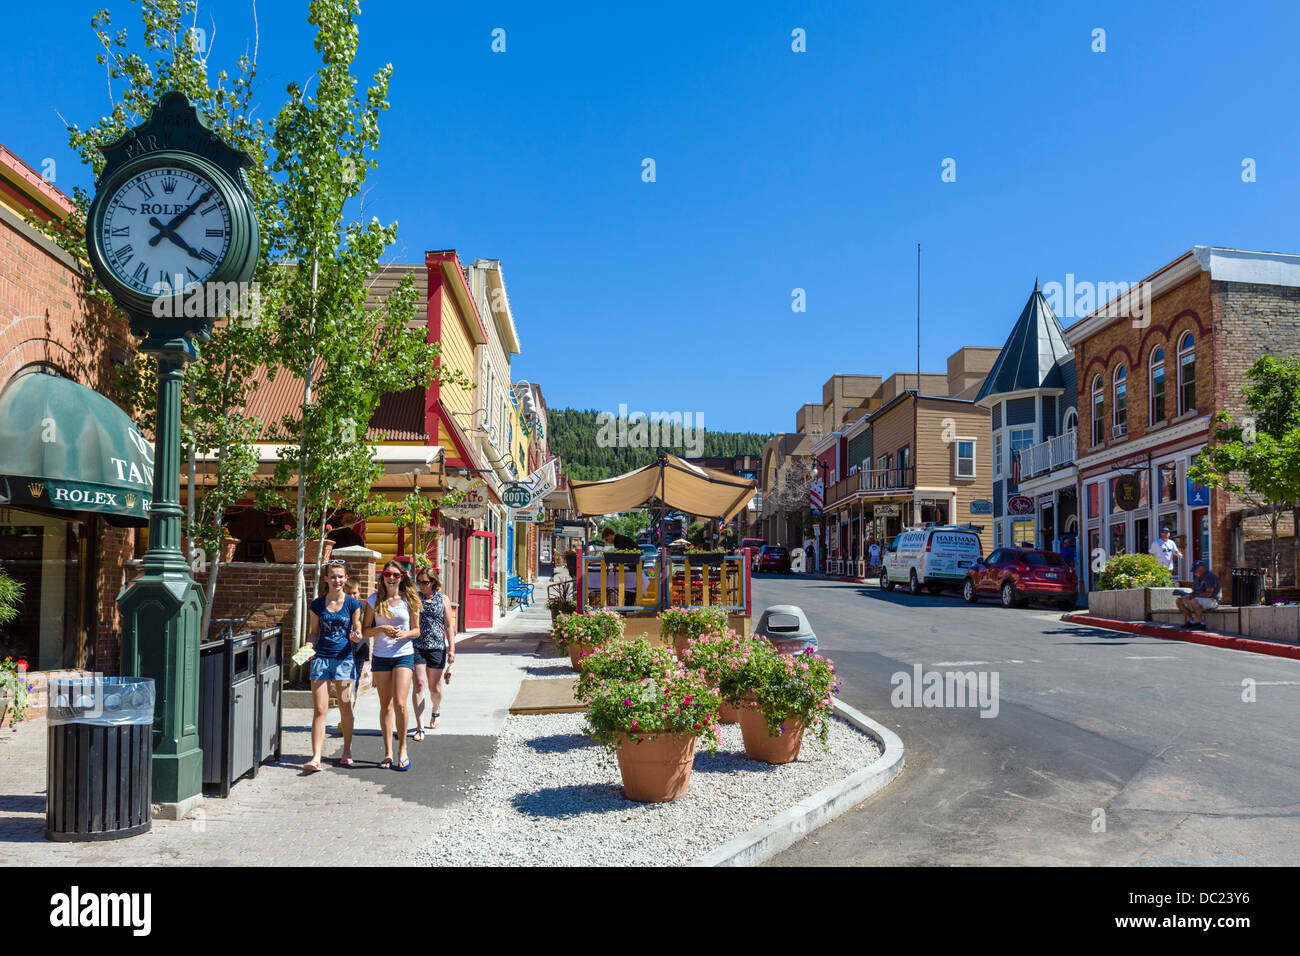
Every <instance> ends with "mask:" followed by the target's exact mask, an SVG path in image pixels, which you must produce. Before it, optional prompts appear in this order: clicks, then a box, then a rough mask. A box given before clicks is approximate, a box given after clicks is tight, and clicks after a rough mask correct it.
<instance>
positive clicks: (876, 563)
mask: <svg viewBox="0 0 1300 956" xmlns="http://www.w3.org/2000/svg"><path fill="white" fill-rule="evenodd" d="M868 554H870V556H871V566H872V567H873V568H878V567H880V545H879V544H877V543H876V542H875V541H873V542H871V548H870V549H869V550H868Z"/></svg>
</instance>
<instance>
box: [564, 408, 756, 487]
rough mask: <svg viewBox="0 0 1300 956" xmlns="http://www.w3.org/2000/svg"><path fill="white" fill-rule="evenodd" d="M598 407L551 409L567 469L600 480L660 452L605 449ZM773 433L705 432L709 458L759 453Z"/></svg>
mask: <svg viewBox="0 0 1300 956" xmlns="http://www.w3.org/2000/svg"><path fill="white" fill-rule="evenodd" d="M599 414H600V413H599V412H597V411H596V410H595V409H576V408H552V409H550V410H549V411H548V412H547V418H548V420H549V422H550V427H551V434H550V436H549V442H550V447H551V451H552V452H554V453H555V454H556V455H558V456H559V457H560V460H561V461H563V462H564V470H565V472H566V473H567V474H568V476H569V477H570V478H574V479H577V480H578V481H598V480H600V479H602V478H612V477H613V476H614V475H621V474H623V473H624V472H628V471H632V470H634V469H636V468H642V467H644V466H645V465H648V464H650V463H651V462H653V461H654V460H655V459H656V457H657V454H658V450H657V449H654V448H618V447H613V448H602V447H601V446H600V445H598V444H597V443H596V435H597V433H598V432H599V431H600V428H601V426H600V425H599V424H597V422H596V416H597V415H599ZM771 437H772V436H771V435H770V434H759V433H757V432H714V431H707V430H706V431H705V432H704V435H703V439H704V441H703V454H704V456H705V457H724V458H733V457H735V456H737V455H754V456H758V455H759V453H761V452H762V450H763V444H764V443H765V442H766V441H767V440H768V439H769V438H771ZM665 450H666V451H668V452H670V453H672V454H678V455H681V454H684V451H683V449H681V448H668V449H665Z"/></svg>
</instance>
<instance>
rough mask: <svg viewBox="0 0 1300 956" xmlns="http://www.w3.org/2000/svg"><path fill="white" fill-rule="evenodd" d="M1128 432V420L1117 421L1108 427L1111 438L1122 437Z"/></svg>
mask: <svg viewBox="0 0 1300 956" xmlns="http://www.w3.org/2000/svg"><path fill="white" fill-rule="evenodd" d="M1127 434H1128V422H1126V421H1125V422H1117V423H1115V424H1114V425H1111V427H1110V437H1111V438H1123V437H1124V436H1125V435H1127Z"/></svg>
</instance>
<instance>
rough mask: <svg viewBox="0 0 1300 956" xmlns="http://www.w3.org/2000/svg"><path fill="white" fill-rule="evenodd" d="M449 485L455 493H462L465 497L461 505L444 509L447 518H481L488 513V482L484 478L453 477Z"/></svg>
mask: <svg viewBox="0 0 1300 956" xmlns="http://www.w3.org/2000/svg"><path fill="white" fill-rule="evenodd" d="M447 484H448V485H449V486H450V487H451V489H452V490H453V491H462V492H464V493H465V497H464V498H463V499H462V500H461V501H460V503H459V504H454V505H447V506H446V507H445V508H442V509H441V510H442V514H443V517H445V518H481V517H483V515H484V514H485V513H486V512H487V504H488V499H487V482H485V481H484V480H483V479H482V478H462V477H460V476H459V475H451V476H450V477H448V479H447Z"/></svg>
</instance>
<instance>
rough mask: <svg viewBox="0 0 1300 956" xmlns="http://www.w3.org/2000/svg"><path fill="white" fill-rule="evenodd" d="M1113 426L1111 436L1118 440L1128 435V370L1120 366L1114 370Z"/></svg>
mask: <svg viewBox="0 0 1300 956" xmlns="http://www.w3.org/2000/svg"><path fill="white" fill-rule="evenodd" d="M1113 408H1114V414H1115V424H1114V427H1113V428H1112V430H1111V434H1112V435H1113V436H1114V437H1115V438H1120V437H1122V436H1124V435H1127V434H1128V369H1126V368H1124V366H1123V365H1121V366H1120V367H1119V368H1117V369H1115V401H1114V403H1113Z"/></svg>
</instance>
